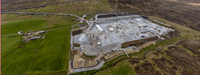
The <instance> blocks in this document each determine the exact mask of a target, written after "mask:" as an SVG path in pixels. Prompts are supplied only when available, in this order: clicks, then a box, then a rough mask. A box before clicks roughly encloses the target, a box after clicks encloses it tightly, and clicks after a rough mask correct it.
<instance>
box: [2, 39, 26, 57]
mask: <svg viewBox="0 0 200 75" xmlns="http://www.w3.org/2000/svg"><path fill="white" fill-rule="evenodd" d="M21 37H22V36H2V37H1V56H4V54H6V52H7V51H9V50H10V49H11V47H13V46H14V45H15V44H16V43H17V42H19V41H21V40H20V39H21Z"/></svg>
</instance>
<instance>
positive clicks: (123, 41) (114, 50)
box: [69, 14, 175, 73]
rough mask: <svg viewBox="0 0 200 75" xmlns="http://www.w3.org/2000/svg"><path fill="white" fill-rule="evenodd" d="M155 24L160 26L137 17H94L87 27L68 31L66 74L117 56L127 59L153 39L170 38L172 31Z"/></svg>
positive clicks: (101, 64) (86, 68)
mask: <svg viewBox="0 0 200 75" xmlns="http://www.w3.org/2000/svg"><path fill="white" fill-rule="evenodd" d="M159 23H160V24H163V23H161V22H158V23H157V22H154V20H150V19H149V18H147V17H145V16H141V15H124V14H97V15H95V16H94V17H93V18H92V19H90V21H88V26H87V27H85V28H80V29H78V30H77V29H76V30H72V35H71V49H72V54H71V61H70V66H69V68H70V72H71V73H74V72H81V71H87V70H94V69H99V68H101V67H102V66H103V64H104V63H105V62H106V61H109V60H111V59H113V58H115V57H117V56H119V55H123V54H126V55H127V57H129V56H128V54H129V53H133V52H138V51H139V50H140V49H142V48H144V47H146V46H148V45H150V44H154V43H155V41H156V40H165V39H168V38H170V37H171V35H170V34H172V33H173V32H175V30H174V29H172V28H170V26H169V25H165V24H163V25H162V26H161V25H158V24H159ZM77 31H80V32H79V33H77ZM74 33H76V34H74ZM73 34H74V35H73ZM73 51H74V52H73ZM84 56H93V58H90V59H87V58H86V59H84Z"/></svg>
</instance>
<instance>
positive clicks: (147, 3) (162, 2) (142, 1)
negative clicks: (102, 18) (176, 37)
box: [108, 0, 200, 31]
mask: <svg viewBox="0 0 200 75" xmlns="http://www.w3.org/2000/svg"><path fill="white" fill-rule="evenodd" d="M108 1H109V3H110V5H111V6H112V7H113V8H114V9H115V10H116V11H118V12H129V13H133V14H141V15H146V16H158V17H161V18H164V19H166V20H169V21H171V22H175V23H178V24H180V25H183V26H187V27H189V28H192V29H195V30H198V31H200V21H199V20H200V17H199V16H200V0H108Z"/></svg>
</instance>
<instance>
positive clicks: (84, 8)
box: [18, 0, 114, 16]
mask: <svg viewBox="0 0 200 75" xmlns="http://www.w3.org/2000/svg"><path fill="white" fill-rule="evenodd" d="M18 11H24V12H57V13H69V14H76V15H80V16H82V15H84V14H88V13H97V11H99V12H113V11H114V10H113V9H112V8H111V6H110V5H109V3H108V1H107V0H86V1H80V2H71V3H65V4H58V5H50V6H47V7H43V8H33V9H28V10H18Z"/></svg>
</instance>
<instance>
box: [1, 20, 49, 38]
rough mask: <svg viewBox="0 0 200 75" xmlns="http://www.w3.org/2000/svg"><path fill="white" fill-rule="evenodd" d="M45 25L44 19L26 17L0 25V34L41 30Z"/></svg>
mask: <svg viewBox="0 0 200 75" xmlns="http://www.w3.org/2000/svg"><path fill="white" fill-rule="evenodd" d="M45 25H46V20H45V19H27V20H21V21H15V22H9V23H6V24H3V25H2V26H1V34H2V35H6V34H17V32H18V31H23V32H28V31H33V30H42V29H43V28H44V27H45Z"/></svg>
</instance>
